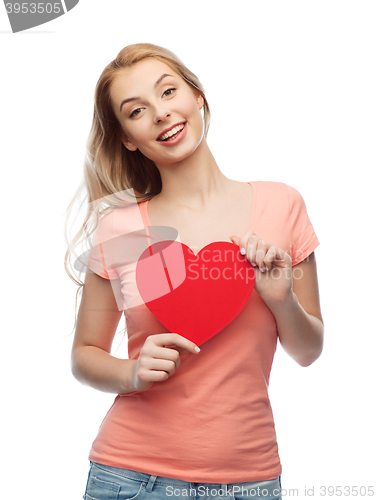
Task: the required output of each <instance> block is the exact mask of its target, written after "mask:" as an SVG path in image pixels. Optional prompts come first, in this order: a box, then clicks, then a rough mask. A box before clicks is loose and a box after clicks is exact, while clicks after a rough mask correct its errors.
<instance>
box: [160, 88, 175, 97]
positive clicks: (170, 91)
mask: <svg viewBox="0 0 376 500" xmlns="http://www.w3.org/2000/svg"><path fill="white" fill-rule="evenodd" d="M174 90H176V89H174V88H171V89H167V90H165V91H164V92H163V95H165V94H166V93H167V92H168V94H167V95H171V94H172V92H173V91H174Z"/></svg>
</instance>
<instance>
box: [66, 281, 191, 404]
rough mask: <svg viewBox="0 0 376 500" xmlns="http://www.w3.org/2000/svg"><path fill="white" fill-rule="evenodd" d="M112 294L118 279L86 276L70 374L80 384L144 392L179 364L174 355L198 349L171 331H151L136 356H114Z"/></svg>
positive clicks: (115, 319)
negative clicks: (122, 357)
mask: <svg viewBox="0 0 376 500" xmlns="http://www.w3.org/2000/svg"><path fill="white" fill-rule="evenodd" d="M112 286H116V287H117V288H118V289H117V290H116V292H117V293H116V295H118V294H119V293H121V292H120V280H115V281H114V280H113V281H112V283H111V282H110V281H109V280H106V279H105V278H101V277H100V276H98V275H96V274H94V273H89V274H87V275H86V278H85V283H84V289H83V293H82V299H81V304H80V309H79V312H78V317H77V326H76V332H75V338H74V342H73V347H72V357H71V359H72V373H73V375H74V376H75V378H76V379H77V380H78V381H80V382H81V383H82V384H85V385H89V386H91V387H93V388H94V389H98V390H99V391H103V392H112V393H115V394H129V393H131V392H136V391H137V392H138V391H145V390H147V389H149V388H150V387H151V386H152V385H153V384H154V382H163V381H164V380H167V379H168V378H169V377H170V376H171V375H173V374H174V372H175V370H176V369H177V368H179V366H180V354H184V353H187V352H191V353H195V354H197V352H199V351H200V349H199V348H198V347H197V346H196V345H195V344H194V343H193V342H191V341H190V340H188V339H186V338H184V337H182V336H181V335H178V334H177V333H169V332H168V333H161V334H152V335H150V336H149V337H147V338H146V340H145V342H144V345H143V347H142V348H141V351H140V355H139V357H138V359H119V358H116V357H114V356H112V355H111V354H110V352H111V346H112V342H113V339H114V335H115V333H116V329H117V326H118V324H119V320H120V317H121V315H122V313H123V311H119V310H118V307H117V304H116V300H115V294H114V291H113V289H112Z"/></svg>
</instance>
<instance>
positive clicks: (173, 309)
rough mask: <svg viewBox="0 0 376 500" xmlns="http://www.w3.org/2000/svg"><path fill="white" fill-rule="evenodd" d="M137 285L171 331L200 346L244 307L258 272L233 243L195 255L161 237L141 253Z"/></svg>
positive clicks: (220, 243)
mask: <svg viewBox="0 0 376 500" xmlns="http://www.w3.org/2000/svg"><path fill="white" fill-rule="evenodd" d="M136 283H137V287H138V290H139V292H140V295H141V297H142V299H143V301H144V302H145V304H146V306H147V307H148V309H149V310H150V311H151V312H152V313H153V314H154V316H155V317H156V318H157V319H158V320H159V321H160V322H161V323H162V324H163V325H164V326H165V327H166V328H167V329H168V330H169V331H170V332H174V333H178V334H180V335H182V336H183V337H186V338H187V339H189V340H191V341H193V342H195V343H196V344H197V345H201V344H203V343H204V342H206V341H207V340H209V339H210V338H212V337H214V335H216V334H217V333H219V332H220V331H221V330H223V328H225V326H227V325H228V324H229V323H230V322H231V321H232V320H233V319H234V318H235V317H236V316H237V315H238V314H239V313H240V311H241V310H242V309H243V307H244V306H245V304H246V303H247V301H248V299H249V298H250V296H251V293H252V291H253V288H254V285H255V270H254V268H253V266H252V265H251V264H250V263H249V262H248V261H247V259H246V258H245V257H244V256H243V255H241V254H240V252H239V246H238V245H235V244H234V243H228V242H225V241H217V242H214V243H210V244H209V245H206V246H205V247H204V248H202V249H201V250H200V252H199V253H198V254H197V255H195V254H194V252H193V251H192V250H191V249H190V248H189V247H188V246H187V245H184V243H180V242H178V241H159V242H157V243H154V244H153V245H151V246H149V247H148V248H147V249H146V250H145V251H144V252H143V253H142V255H141V256H140V258H139V260H138V262H137V267H136Z"/></svg>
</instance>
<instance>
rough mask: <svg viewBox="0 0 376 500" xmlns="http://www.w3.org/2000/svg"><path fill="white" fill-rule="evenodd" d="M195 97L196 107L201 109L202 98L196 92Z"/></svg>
mask: <svg viewBox="0 0 376 500" xmlns="http://www.w3.org/2000/svg"><path fill="white" fill-rule="evenodd" d="M196 99H197V104H198V108H199V109H202V107H203V105H204V98H203V97H202V95H201V94H197V95H196Z"/></svg>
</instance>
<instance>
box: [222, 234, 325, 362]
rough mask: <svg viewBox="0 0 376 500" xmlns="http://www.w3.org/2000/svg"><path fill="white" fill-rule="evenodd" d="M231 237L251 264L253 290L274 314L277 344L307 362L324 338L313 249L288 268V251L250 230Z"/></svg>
mask: <svg viewBox="0 0 376 500" xmlns="http://www.w3.org/2000/svg"><path fill="white" fill-rule="evenodd" d="M231 239H232V241H233V242H234V243H235V244H237V245H239V249H240V251H241V253H242V254H243V255H245V256H246V258H247V260H248V261H249V262H250V263H251V264H253V265H254V266H255V273H256V282H255V290H256V292H257V293H258V294H259V295H260V296H261V298H262V299H263V300H264V302H265V303H266V305H267V306H268V307H269V309H270V310H271V312H272V313H273V315H274V318H275V320H276V323H277V329H278V335H279V339H280V342H281V345H282V346H283V348H284V349H285V351H286V352H287V353H288V354H289V355H290V356H291V357H292V358H293V359H294V360H295V361H296V362H297V363H299V364H300V365H301V366H309V365H310V364H312V363H313V362H314V361H315V360H316V359H317V358H318V357H319V356H320V354H321V352H322V349H323V338H324V325H323V321H322V317H321V312H320V301H319V291H318V281H317V273H316V260H315V255H314V253H313V252H312V253H311V255H310V256H309V257H308V258H306V259H305V260H304V261H302V262H300V263H299V264H297V265H296V266H294V267H293V268H292V266H291V262H292V261H291V257H290V255H289V254H288V253H286V252H285V251H284V250H282V249H281V248H278V247H276V246H274V245H272V244H271V243H268V242H267V241H265V240H263V239H262V238H259V237H258V236H257V235H256V234H255V233H254V232H253V231H251V230H249V231H246V232H245V233H244V234H243V235H242V236H241V238H239V237H238V236H231Z"/></svg>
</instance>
